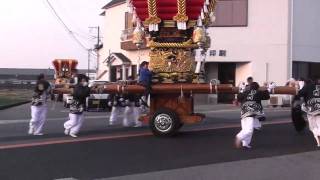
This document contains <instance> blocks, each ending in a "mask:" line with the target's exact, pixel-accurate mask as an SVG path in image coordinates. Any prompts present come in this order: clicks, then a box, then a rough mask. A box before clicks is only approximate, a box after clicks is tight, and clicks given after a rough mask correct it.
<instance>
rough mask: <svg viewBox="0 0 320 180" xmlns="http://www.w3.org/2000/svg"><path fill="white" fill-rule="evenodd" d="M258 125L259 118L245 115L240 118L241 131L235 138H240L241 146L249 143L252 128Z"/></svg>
mask: <svg viewBox="0 0 320 180" xmlns="http://www.w3.org/2000/svg"><path fill="white" fill-rule="evenodd" d="M259 125H260V127H261V124H260V122H259V120H258V119H256V118H254V117H246V118H243V119H241V131H240V132H239V133H238V134H237V138H239V139H240V140H241V142H242V145H243V146H249V145H250V143H251V139H252V135H253V130H254V128H255V127H258V126H259Z"/></svg>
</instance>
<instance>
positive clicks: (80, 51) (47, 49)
mask: <svg viewBox="0 0 320 180" xmlns="http://www.w3.org/2000/svg"><path fill="white" fill-rule="evenodd" d="M109 1H110V0H49V2H50V3H51V4H52V6H53V7H54V9H55V10H56V11H57V13H58V15H59V16H60V17H61V19H62V20H63V21H64V22H65V24H66V25H67V26H68V27H69V28H70V30H71V31H72V32H73V33H74V35H75V36H76V37H77V39H79V40H80V41H81V43H82V44H84V46H85V48H83V47H82V46H80V45H79V44H78V43H77V42H76V41H75V40H74V39H73V38H72V37H71V35H70V33H69V32H68V31H66V29H65V28H64V26H63V25H62V23H60V22H59V21H58V19H57V18H56V17H55V15H54V14H53V12H52V10H51V9H50V6H49V5H48V3H47V0H27V1H26V0H2V2H1V6H0V68H45V69H46V68H52V61H53V60H54V59H66V58H67V59H69V58H70V59H77V60H78V61H79V65H78V68H81V69H86V68H87V66H88V51H87V50H86V49H88V48H92V47H93V45H94V44H95V43H96V42H97V39H96V38H94V37H93V36H96V34H97V31H96V29H91V31H90V29H89V27H95V26H99V25H101V24H103V23H102V22H103V17H102V16H99V14H100V13H101V12H103V11H102V9H101V8H102V7H103V6H104V5H105V4H107V3H108V2H109ZM90 64H91V65H92V66H91V67H90V68H95V66H96V59H95V56H91V61H90Z"/></svg>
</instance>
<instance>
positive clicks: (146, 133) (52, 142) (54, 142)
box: [0, 120, 291, 150]
mask: <svg viewBox="0 0 320 180" xmlns="http://www.w3.org/2000/svg"><path fill="white" fill-rule="evenodd" d="M290 122H291V121H289V120H282V121H276V122H266V123H263V125H276V124H288V123H290ZM238 127H240V123H238V124H232V125H220V126H217V127H209V128H195V129H192V130H186V131H182V132H200V131H208V130H217V129H229V128H238ZM152 135H153V134H152V133H151V132H149V131H144V132H139V133H131V134H121V135H104V136H101V135H99V136H96V137H79V138H76V139H58V140H48V141H45V142H31V143H21V144H9V145H0V150H4V149H16V148H27V147H39V146H47V145H57V144H71V143H79V142H90V141H100V140H112V139H121V138H132V137H142V136H152Z"/></svg>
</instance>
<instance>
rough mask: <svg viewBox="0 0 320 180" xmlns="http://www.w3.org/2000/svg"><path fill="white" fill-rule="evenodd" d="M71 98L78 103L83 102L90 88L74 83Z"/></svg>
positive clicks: (88, 94)
mask: <svg viewBox="0 0 320 180" xmlns="http://www.w3.org/2000/svg"><path fill="white" fill-rule="evenodd" d="M72 96H73V99H74V100H75V101H78V102H79V103H80V104H85V102H86V98H87V97H88V96H90V88H89V87H88V86H82V85H76V86H75V87H74V90H73V94H72Z"/></svg>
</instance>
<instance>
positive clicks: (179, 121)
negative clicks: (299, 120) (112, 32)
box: [57, 0, 297, 136]
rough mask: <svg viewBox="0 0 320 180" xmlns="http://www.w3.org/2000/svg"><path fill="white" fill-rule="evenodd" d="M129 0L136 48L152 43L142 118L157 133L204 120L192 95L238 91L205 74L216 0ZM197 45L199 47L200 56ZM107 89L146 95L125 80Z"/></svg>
mask: <svg viewBox="0 0 320 180" xmlns="http://www.w3.org/2000/svg"><path fill="white" fill-rule="evenodd" d="M127 3H128V7H129V8H130V11H131V12H132V13H133V14H134V17H135V18H134V19H135V23H136V28H135V30H134V35H133V42H134V43H135V44H136V46H137V48H138V49H139V48H140V47H141V46H142V45H143V43H145V42H147V46H148V47H149V48H150V54H149V57H150V59H149V63H150V64H149V67H150V70H152V72H153V77H152V88H151V95H150V111H149V113H148V114H146V115H142V116H141V117H140V120H141V121H142V122H144V123H146V124H149V126H150V129H151V130H152V132H153V134H155V135H157V136H171V135H173V134H175V133H176V132H178V130H179V129H180V128H181V127H182V126H183V124H194V123H199V122H201V121H202V120H203V119H204V118H205V115H204V114H198V113H195V112H194V102H193V95H194V94H218V93H221V94H222V93H226V94H237V93H239V88H238V87H234V86H233V85H231V84H219V83H218V82H219V81H218V80H215V81H210V83H205V79H204V63H205V59H206V51H207V49H208V48H209V47H210V43H211V41H210V37H209V36H208V34H207V32H206V29H207V27H208V25H209V24H210V23H211V22H212V21H214V20H215V16H214V10H215V5H216V0H128V2H127ZM196 50H197V51H198V52H200V60H199V59H198V60H197V61H196V60H195V59H196V58H195V57H196V56H195V51H196ZM262 88H266V87H262ZM57 91H60V92H62V91H66V90H65V89H61V88H60V89H57ZM92 91H93V93H94V92H95V91H96V89H92ZM103 92H104V93H108V94H114V95H118V96H122V97H125V96H127V95H130V94H131V95H132V94H134V95H142V94H143V93H144V92H145V88H144V87H143V86H141V85H139V84H137V83H132V82H129V81H127V82H119V83H112V84H105V85H104V86H103ZM271 93H272V94H292V95H295V94H296V93H297V89H296V88H295V87H275V88H273V89H272V92H271Z"/></svg>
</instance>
